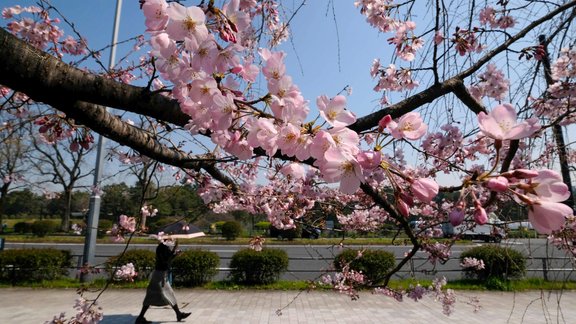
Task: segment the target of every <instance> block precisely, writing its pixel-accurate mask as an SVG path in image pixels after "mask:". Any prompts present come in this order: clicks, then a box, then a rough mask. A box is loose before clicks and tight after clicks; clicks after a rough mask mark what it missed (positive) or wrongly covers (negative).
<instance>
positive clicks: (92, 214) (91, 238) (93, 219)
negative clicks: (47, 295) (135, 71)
mask: <svg viewBox="0 0 576 324" xmlns="http://www.w3.org/2000/svg"><path fill="white" fill-rule="evenodd" d="M121 10H122V0H116V14H115V16H114V28H113V30H112V47H111V48H110V62H109V68H110V69H112V68H113V67H114V61H115V60H116V43H117V42H118V29H119V27H120V13H121ZM105 140H106V139H105V138H104V136H102V135H100V136H99V137H98V147H97V153H96V166H95V169H94V183H93V186H94V188H93V190H92V194H91V195H90V209H89V211H88V217H87V220H86V237H85V240H84V258H83V260H82V261H83V262H82V263H83V265H90V266H92V265H94V252H95V250H96V237H97V233H98V220H99V218H100V192H99V191H100V190H99V187H100V179H101V175H102V165H103V164H104V143H105ZM80 281H81V282H87V281H90V274H89V273H85V272H82V273H81V274H80Z"/></svg>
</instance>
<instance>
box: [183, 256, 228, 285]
mask: <svg viewBox="0 0 576 324" xmlns="http://www.w3.org/2000/svg"><path fill="white" fill-rule="evenodd" d="M219 265H220V257H219V256H218V254H216V253H214V252H210V251H204V250H187V251H183V252H182V253H180V254H179V255H178V256H177V257H176V258H174V261H172V269H173V270H172V273H173V278H174V279H173V280H174V283H175V284H178V285H181V286H184V287H195V286H201V285H203V284H205V283H207V282H208V281H210V280H212V278H213V277H214V276H215V275H216V274H217V273H218V266H219Z"/></svg>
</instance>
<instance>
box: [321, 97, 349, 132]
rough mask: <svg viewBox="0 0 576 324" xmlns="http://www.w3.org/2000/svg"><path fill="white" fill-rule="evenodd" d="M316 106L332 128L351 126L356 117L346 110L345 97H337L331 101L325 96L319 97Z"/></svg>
mask: <svg viewBox="0 0 576 324" xmlns="http://www.w3.org/2000/svg"><path fill="white" fill-rule="evenodd" d="M316 105H317V106H318V109H319V110H320V116H322V117H323V118H324V119H325V120H326V121H327V122H328V124H330V125H331V126H332V127H344V126H348V125H350V124H353V123H354V122H355V121H356V116H355V115H354V114H353V113H352V112H351V111H349V110H346V97H344V96H342V95H338V96H336V97H334V98H332V99H328V97H326V96H319V97H318V99H316Z"/></svg>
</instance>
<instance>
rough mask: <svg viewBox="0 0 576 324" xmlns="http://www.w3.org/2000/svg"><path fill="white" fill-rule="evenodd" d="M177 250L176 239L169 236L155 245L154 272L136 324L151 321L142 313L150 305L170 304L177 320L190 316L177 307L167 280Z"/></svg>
mask: <svg viewBox="0 0 576 324" xmlns="http://www.w3.org/2000/svg"><path fill="white" fill-rule="evenodd" d="M179 252H180V251H178V241H176V240H172V239H171V238H169V237H168V238H163V239H162V241H161V242H160V243H159V244H158V246H157V247H156V264H155V266H154V272H153V273H152V276H151V277H150V282H149V283H148V288H146V297H145V298H144V302H143V303H142V310H141V311H140V315H138V317H137V318H136V324H143V323H151V322H150V321H148V320H147V319H146V318H145V317H144V314H145V313H146V311H147V310H148V309H149V308H150V306H166V305H170V306H171V307H172V309H174V312H176V319H177V320H178V322H180V321H182V320H183V319H185V318H187V317H188V316H190V313H184V312H182V311H180V309H179V308H178V303H177V302H176V296H175V295H174V290H172V286H171V285H170V282H169V280H168V275H169V271H170V266H171V265H172V260H173V259H174V257H175V256H176V255H178V253H179Z"/></svg>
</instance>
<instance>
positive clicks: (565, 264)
mask: <svg viewBox="0 0 576 324" xmlns="http://www.w3.org/2000/svg"><path fill="white" fill-rule="evenodd" d="M110 256H111V255H96V256H95V257H96V258H100V259H107V258H109V257H110ZM230 259H231V257H221V258H220V262H221V265H220V267H219V268H218V269H217V270H218V275H217V276H216V277H215V278H216V280H222V279H225V278H226V276H227V274H228V273H229V272H230V270H231V269H230V268H229V267H227V265H228V263H229V260H230ZM72 260H73V261H72V263H71V264H72V265H74V264H75V266H73V267H72V268H70V269H68V270H69V271H68V273H69V276H70V277H72V278H78V277H79V271H80V269H82V255H77V254H73V255H72ZM399 260H401V258H396V261H399ZM332 261H333V258H322V257H316V258H313V257H290V258H289V266H288V270H287V271H286V273H285V274H284V275H283V277H282V279H284V280H314V279H320V277H321V276H322V275H325V274H330V273H333V272H334V271H333V270H331V269H330V267H329V266H328V265H331V264H332ZM310 262H314V263H316V264H317V265H319V264H324V265H325V267H324V268H323V267H322V266H318V267H314V266H312V267H306V268H302V267H296V266H295V264H303V263H307V264H309V263H310ZM431 266H432V265H431V264H430V262H428V259H427V258H418V257H415V258H412V259H411V260H409V261H408V262H407V263H406V264H405V265H404V267H402V268H401V269H400V271H398V273H396V274H395V278H396V279H406V278H417V279H428V278H434V277H437V276H444V277H446V278H447V279H449V280H454V279H459V278H460V277H462V274H463V271H462V268H461V267H460V265H459V260H458V259H450V260H448V262H446V263H444V264H438V265H436V266H432V267H431ZM430 267H431V268H430ZM6 270H7V271H11V272H12V278H14V277H15V273H16V271H27V269H19V268H17V267H13V266H6V267H5V268H4V269H2V271H6ZM99 270H102V272H101V275H100V277H106V276H108V274H107V273H105V271H104V267H103V266H100V267H99ZM526 271H527V277H536V278H542V279H544V280H553V281H554V280H576V272H575V271H576V268H575V264H574V260H573V258H569V257H532V258H528V259H527V269H526Z"/></svg>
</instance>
